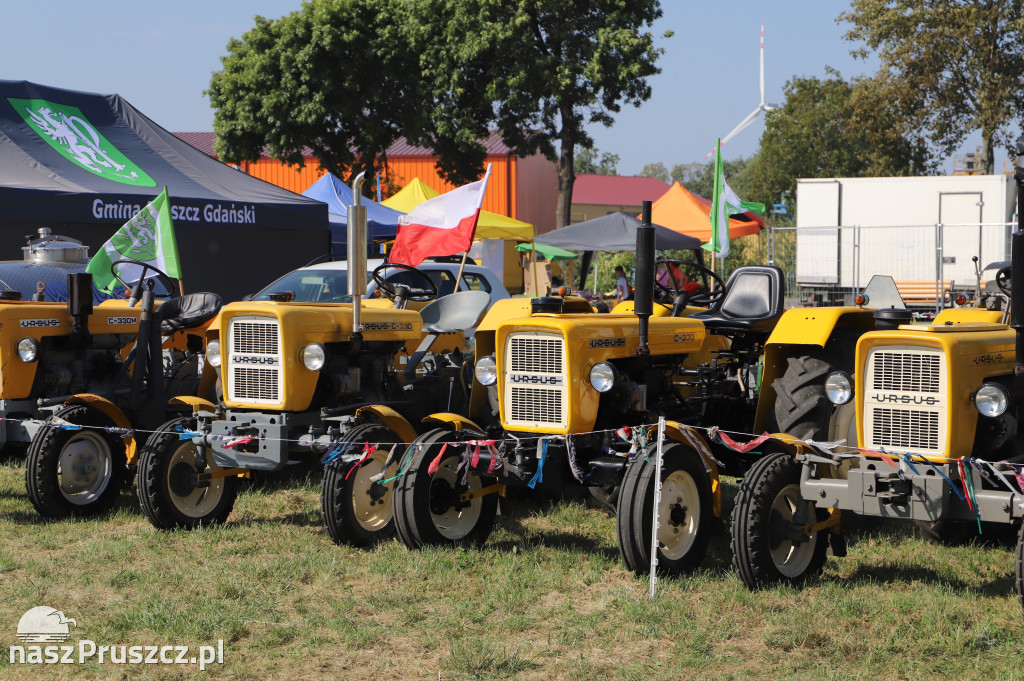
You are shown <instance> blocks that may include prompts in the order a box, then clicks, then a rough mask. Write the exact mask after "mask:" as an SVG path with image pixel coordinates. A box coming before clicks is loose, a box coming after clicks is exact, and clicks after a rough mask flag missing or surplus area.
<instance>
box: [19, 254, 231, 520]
mask: <svg viewBox="0 0 1024 681" xmlns="http://www.w3.org/2000/svg"><path fill="white" fill-rule="evenodd" d="M124 267H128V268H131V269H133V270H135V272H136V273H137V274H138V282H137V283H129V282H128V281H126V280H125V279H124V278H123V277H122V274H121V268H124ZM111 272H112V273H113V274H114V276H115V278H117V280H118V281H119V282H120V283H121V285H122V286H124V287H125V289H126V290H127V291H130V294H129V297H128V299H127V300H124V299H122V300H110V301H105V302H103V303H101V304H100V305H98V306H96V307H93V304H92V290H93V287H92V275H89V274H73V275H70V277H69V281H70V282H71V283H70V285H69V290H70V296H69V299H68V303H67V310H68V311H67V313H66V315H67V320H64V319H61V318H60V317H56V316H54V317H52V318H50V317H48V318H39V319H38V321H36V322H34V323H36V324H40V326H38V327H35V328H34V329H33V331H32V332H30V335H27V336H26V337H25V338H23V339H22V340H21V341H19V343H18V346H19V348H20V352H19V354H20V356H21V358H22V362H21V366H18V367H17V368H18V370H19V371H20V372H22V373H21V375H19V373H16V372H10V373H9V372H7V371H5V372H4V376H3V378H4V379H14V380H19V379H20V380H25V381H26V383H27V384H31V385H46V384H47V382H48V379H49V380H52V379H53V378H54V377H58V378H61V379H62V380H60V381H56V382H55V385H52V386H50V387H49V390H47V391H45V392H43V393H42V394H40V395H39V396H38V397H37V399H36V400H35V405H34V406H35V407H36V408H38V409H40V410H43V409H47V410H48V412H47V413H49V414H50V416H49V418H48V419H47V420H46V421H45V422H44V423H42V424H41V425H38V426H36V427H35V430H34V432H33V433H32V436H31V442H30V444H29V448H28V456H27V458H26V460H25V483H26V488H27V490H28V496H29V499H30V500H31V502H32V505H33V506H34V507H35V509H36V510H37V511H38V512H39V513H40V514H41V515H42V516H44V517H47V518H64V517H68V516H84V515H92V514H95V513H99V512H102V511H104V510H106V509H108V508H109V507H110V506H111V505H112V504H113V503H114V501H115V500H116V499H117V496H118V494H119V493H120V491H121V489H122V488H123V487H124V486H125V485H126V484H128V483H129V482H130V480H131V475H132V473H133V472H134V470H135V464H136V459H137V452H138V450H139V448H140V447H141V445H142V443H144V442H145V441H146V438H147V436H148V434H149V433H150V432H152V431H153V430H154V429H155V428H156V427H157V426H159V425H160V424H161V423H163V422H164V421H166V420H167V418H168V412H169V411H174V410H175V409H181V408H182V407H181V406H179V405H175V404H173V403H172V400H174V399H175V398H176V397H178V396H185V397H184V398H183V399H185V400H194V401H196V400H198V401H204V400H203V399H202V398H201V397H199V396H200V395H203V394H207V393H212V389H213V384H214V375H213V373H212V371H209V370H207V371H206V373H205V378H206V380H205V382H204V380H203V378H204V368H205V367H204V363H203V353H204V345H205V334H206V327H207V326H208V325H209V323H210V320H211V319H212V318H213V317H214V316H215V315H216V314H217V312H218V310H219V309H220V297H219V296H217V295H216V294H213V293H191V294H188V295H185V296H177V295H175V292H176V291H177V290H178V287H177V286H175V285H174V283H173V282H172V281H171V279H170V278H169V277H168V276H167V275H166V274H164V273H163V272H161V271H159V270H157V269H156V268H153V267H152V266H151V265H148V264H146V263H142V262H139V261H135V260H120V261H117V262H115V263H113V264H112V265H111ZM157 298H163V299H165V300H163V301H161V302H160V304H159V305H158V304H157ZM43 305H45V304H43ZM40 309H42V308H40ZM52 322H60V324H59V325H55V326H44V325H43V324H44V323H45V324H50V323H52ZM35 334H38V335H35ZM23 367H24V368H23ZM25 369H31V370H35V371H36V377H35V379H34V381H30V380H27V378H24V376H25V374H24V372H25Z"/></svg>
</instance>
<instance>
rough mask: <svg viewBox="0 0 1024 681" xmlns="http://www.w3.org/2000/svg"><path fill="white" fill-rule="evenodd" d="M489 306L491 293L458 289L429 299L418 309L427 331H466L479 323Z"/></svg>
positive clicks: (424, 328) (434, 332) (436, 332)
mask: <svg viewBox="0 0 1024 681" xmlns="http://www.w3.org/2000/svg"><path fill="white" fill-rule="evenodd" d="M490 306H491V294H490V293H487V292H486V291H459V292H458V293H452V294H450V295H447V296H445V297H443V298H438V299H437V300H434V301H431V302H430V304H428V305H425V306H424V307H423V309H422V310H420V316H421V317H423V330H424V331H427V332H428V333H433V334H439V333H451V332H452V331H467V330H469V329H472V328H475V327H476V326H477V325H478V324H480V320H481V319H483V318H484V314H486V313H487V308H489V307H490Z"/></svg>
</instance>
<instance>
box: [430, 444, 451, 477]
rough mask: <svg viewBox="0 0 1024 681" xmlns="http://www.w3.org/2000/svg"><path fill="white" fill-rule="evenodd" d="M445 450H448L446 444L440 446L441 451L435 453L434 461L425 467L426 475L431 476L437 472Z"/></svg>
mask: <svg viewBox="0 0 1024 681" xmlns="http://www.w3.org/2000/svg"><path fill="white" fill-rule="evenodd" d="M446 449H448V443H447V442H445V443H444V444H443V445H441V451H439V452H438V453H437V456H436V457H434V460H433V461H431V462H430V465H429V466H427V475H433V474H434V473H436V472H437V469H438V468H440V467H441V457H443V456H444V452H445V450H446Z"/></svg>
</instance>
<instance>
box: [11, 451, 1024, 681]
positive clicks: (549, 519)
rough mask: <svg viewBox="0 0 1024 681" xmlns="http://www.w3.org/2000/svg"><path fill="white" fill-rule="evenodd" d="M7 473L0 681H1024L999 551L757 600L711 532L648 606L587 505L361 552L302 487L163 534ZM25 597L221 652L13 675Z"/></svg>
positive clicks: (923, 554) (893, 558) (731, 487)
mask: <svg viewBox="0 0 1024 681" xmlns="http://www.w3.org/2000/svg"><path fill="white" fill-rule="evenodd" d="M21 466H22V462H21V461H20V460H14V459H8V460H6V461H5V462H3V463H0V632H3V633H2V634H0V641H3V642H4V643H3V653H4V654H3V656H2V657H0V678H2V679H16V680H20V679H53V678H73V679H107V678H118V679H120V678H126V679H129V678H130V679H172V678H175V679H176V678H211V677H215V678H218V679H288V680H298V679H318V678H324V679H335V678H338V679H367V678H377V679H452V680H459V679H621V680H627V679H710V678H714V679H924V678H956V679H982V678H984V679H993V680H994V679H1019V678H1021V675H1022V672H1021V667H1022V662H1024V659H1022V658H1024V627H1022V626H1021V624H1022V615H1021V611H1020V607H1019V606H1018V605H1017V602H1016V599H1015V594H1014V591H1013V582H1012V570H1013V552H1012V548H1011V547H1008V546H999V545H996V546H966V547H959V548H945V547H937V546H932V545H930V544H927V543H925V542H923V541H921V540H920V539H918V538H916V536H915V533H914V531H913V529H912V528H911V527H909V526H903V525H892V526H885V527H883V528H881V529H880V530H877V531H876V532H874V533H873V534H869V535H866V536H860V537H855V538H853V539H852V540H851V542H850V555H849V556H848V557H847V558H844V559H835V558H830V559H829V562H828V564H827V566H826V568H825V571H824V574H823V575H822V577H821V578H820V579H817V580H814V581H813V582H811V583H810V584H809V585H808V586H807V587H805V588H804V589H802V590H794V589H791V588H776V589H771V590H767V591H763V592H759V593H750V592H748V591H747V590H746V589H744V588H743V586H742V585H741V584H740V582H739V580H738V579H737V578H736V577H735V576H734V575H733V573H732V571H731V568H730V565H729V561H730V552H729V546H728V539H727V536H726V535H725V533H724V532H721V533H719V534H718V535H717V536H716V537H715V538H714V539H713V540H712V544H711V551H710V554H709V555H708V557H707V559H706V560H705V561H704V564H703V565H702V568H701V570H700V571H699V572H698V573H697V574H695V575H693V576H691V577H689V578H686V579H678V580H663V581H661V582H660V583H659V592H658V597H657V598H656V599H655V600H654V601H651V600H648V598H647V592H648V584H647V582H646V580H645V579H641V578H638V577H636V576H634V575H632V574H631V573H629V572H627V571H626V570H625V569H624V567H623V566H622V564H621V563H620V561H619V559H618V552H617V547H616V544H615V524H614V520H613V519H612V518H610V517H609V516H608V515H607V514H606V513H604V512H603V511H601V510H600V509H598V508H594V507H591V506H589V505H588V504H586V503H585V502H584V501H583V500H576V501H570V502H563V503H560V504H549V503H545V504H536V505H526V504H522V503H517V504H515V508H513V509H512V510H511V512H509V513H507V514H506V515H504V516H502V517H501V518H499V522H498V525H497V528H496V530H495V532H494V533H493V535H492V536H491V538H490V540H489V541H488V542H487V544H486V545H485V547H484V548H483V549H482V550H479V551H478V550H466V549H434V550H424V551H409V550H407V549H406V548H405V547H404V546H403V545H402V544H400V543H399V542H398V541H397V540H396V541H391V542H388V543H385V544H383V545H381V546H378V547H377V548H375V549H373V550H371V551H364V550H357V549H352V548H341V547H337V546H335V545H334V544H332V543H331V541H330V539H329V538H328V537H327V535H326V533H325V531H324V530H323V528H322V527H321V525H320V519H319V515H318V503H319V501H318V494H319V480H318V479H317V478H316V477H308V478H305V479H301V480H297V481H296V480H292V481H288V482H281V483H266V484H262V485H250V486H248V487H247V488H246V489H245V490H244V491H243V493H242V494H241V496H240V497H239V500H238V503H237V505H236V510H235V513H234V514H233V515H232V516H231V518H230V520H229V522H228V524H227V525H225V526H224V527H219V528H213V529H204V530H201V531H196V532H160V531H156V530H154V529H152V528H151V527H150V525H149V524H148V523H147V522H146V521H145V519H144V518H142V516H141V515H140V513H139V512H138V510H137V508H136V507H135V501H134V496H132V495H129V494H125V495H124V496H123V499H122V502H121V503H120V504H119V506H118V507H117V509H116V510H115V511H114V512H113V513H111V514H110V515H108V516H106V517H103V518H100V519H95V520H85V521H66V522H50V523H48V522H43V521H41V520H40V519H38V518H37V517H36V515H35V512H34V511H33V510H32V508H31V505H30V504H29V502H28V500H27V499H26V497H25V491H24V482H23V477H22V475H23V473H22V467H21ZM725 489H726V492H727V493H728V494H729V495H730V496H731V495H732V494H734V492H735V481H731V480H727V482H726V486H725ZM727 501H729V500H727ZM728 505H731V501H730V502H729V504H728ZM728 505H727V506H728ZM37 605H50V606H52V607H56V608H57V609H59V610H63V611H64V612H65V613H66V614H67V616H68V617H74V618H76V619H77V621H78V628H77V629H75V630H74V631H73V636H72V640H74V638H75V637H78V638H88V639H90V640H93V641H96V642H97V643H100V644H103V643H115V644H119V645H121V644H123V645H152V644H171V645H192V646H198V645H203V644H208V643H215V642H216V640H217V639H224V649H225V664H224V665H223V666H222V667H221V666H214V667H213V668H211V669H209V670H207V671H206V672H204V673H200V672H199V671H198V669H197V668H196V667H193V666H163V665H136V666H134V667H117V666H112V665H103V666H101V665H97V664H91V665H85V666H81V667H75V668H68V667H64V668H61V669H54V667H53V666H49V665H47V666H37V667H25V666H21V665H11V664H10V663H9V661H8V658H7V646H8V645H12V644H15V643H17V641H16V639H15V636H14V634H15V630H16V627H17V622H18V619H19V618H20V617H21V615H22V613H24V612H25V611H26V610H28V609H29V608H31V607H34V606H37Z"/></svg>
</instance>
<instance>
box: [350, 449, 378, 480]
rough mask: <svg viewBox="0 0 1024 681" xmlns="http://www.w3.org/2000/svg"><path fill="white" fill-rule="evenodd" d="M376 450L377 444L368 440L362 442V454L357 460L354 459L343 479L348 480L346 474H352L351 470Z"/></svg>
mask: <svg viewBox="0 0 1024 681" xmlns="http://www.w3.org/2000/svg"><path fill="white" fill-rule="evenodd" d="M375 451H377V445H375V444H373V445H371V444H370V443H369V442H366V443H363V455H362V457H360V459H359V461H356V462H355V464H354V465H352V466H350V467H349V469H348V472H347V473H345V479H346V480H348V476H350V475H352V471H354V470H355V469H357V468H359V467H360V466H362V465H363V462H364V461H366V460H367V459H369V458H370V456H371V455H372V454H373V453H374V452H375Z"/></svg>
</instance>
